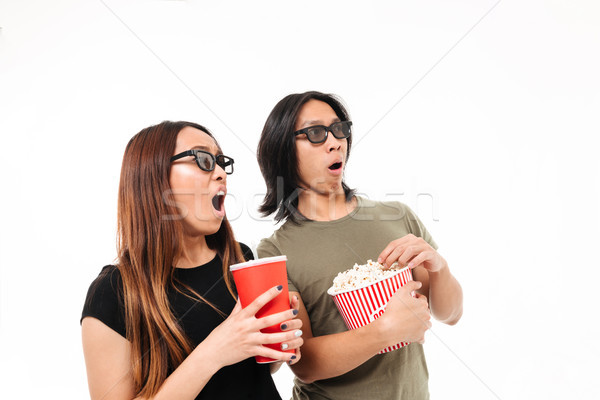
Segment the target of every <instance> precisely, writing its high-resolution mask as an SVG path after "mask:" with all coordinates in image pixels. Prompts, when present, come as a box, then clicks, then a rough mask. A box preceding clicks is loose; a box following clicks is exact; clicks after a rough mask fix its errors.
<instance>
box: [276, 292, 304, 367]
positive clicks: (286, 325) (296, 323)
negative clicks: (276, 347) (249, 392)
mask: <svg viewBox="0 0 600 400" xmlns="http://www.w3.org/2000/svg"><path fill="white" fill-rule="evenodd" d="M299 306H300V300H298V296H296V295H291V296H290V307H291V308H292V312H294V315H295V317H294V319H292V320H289V321H284V322H282V323H281V325H280V326H279V327H280V328H281V330H282V331H290V330H294V329H300V328H301V327H302V320H301V319H299V318H298V309H299V308H298V307H299ZM303 344H304V339H302V338H301V337H297V338H295V339H292V340H288V341H286V342H282V343H281V350H289V349H295V350H296V351H295V353H294V355H293V356H292V357H291V359H290V360H289V361H288V362H287V363H288V365H294V364H296V363H297V362H298V361H300V358H301V357H302V356H301V355H300V346H302V345H303ZM281 364H282V361H279V362H276V363H273V364H271V373H272V374H274V373H275V372H277V371H278V370H279V367H281Z"/></svg>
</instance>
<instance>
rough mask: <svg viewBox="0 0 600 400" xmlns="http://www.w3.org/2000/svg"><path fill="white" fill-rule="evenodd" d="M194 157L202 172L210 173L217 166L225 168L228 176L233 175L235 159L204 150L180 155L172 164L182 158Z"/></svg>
mask: <svg viewBox="0 0 600 400" xmlns="http://www.w3.org/2000/svg"><path fill="white" fill-rule="evenodd" d="M187 156H194V158H195V159H196V164H198V167H200V169H201V170H203V171H206V172H210V171H212V170H214V169H215V165H218V166H219V167H221V168H223V171H225V173H226V174H227V175H231V174H233V158H231V157H227V156H224V155H223V154H217V155H216V156H214V155H212V154H211V153H209V152H208V151H204V150H187V151H184V152H183V153H179V154H176V155H174V156H173V157H171V162H173V161H175V160H179V159H180V158H183V157H187Z"/></svg>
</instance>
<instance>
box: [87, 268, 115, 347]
mask: <svg viewBox="0 0 600 400" xmlns="http://www.w3.org/2000/svg"><path fill="white" fill-rule="evenodd" d="M122 293H123V284H122V280H121V274H120V273H119V269H118V268H117V267H115V266H113V265H107V266H106V267H104V268H103V269H102V271H101V272H100V274H99V275H98V277H97V278H96V279H95V280H94V282H92V284H91V285H90V288H89V289H88V293H87V296H86V299H85V304H84V305H83V311H82V313H81V319H80V323H81V321H83V319H84V318H85V317H93V318H96V319H98V320H100V321H102V323H104V324H105V325H106V326H108V327H109V328H111V329H112V330H113V331H115V332H117V333H118V334H119V335H121V336H123V337H124V338H126V329H125V306H124V303H123V294H122Z"/></svg>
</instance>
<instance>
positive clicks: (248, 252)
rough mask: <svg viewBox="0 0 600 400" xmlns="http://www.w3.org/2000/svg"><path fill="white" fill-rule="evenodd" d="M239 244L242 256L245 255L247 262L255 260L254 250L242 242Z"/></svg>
mask: <svg viewBox="0 0 600 400" xmlns="http://www.w3.org/2000/svg"><path fill="white" fill-rule="evenodd" d="M239 243H240V247H241V248H242V254H243V255H244V259H245V260H246V261H250V260H254V253H252V249H251V248H250V247H248V246H246V244H244V243H242V242H239Z"/></svg>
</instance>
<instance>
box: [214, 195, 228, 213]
mask: <svg viewBox="0 0 600 400" xmlns="http://www.w3.org/2000/svg"><path fill="white" fill-rule="evenodd" d="M212 205H213V207H214V209H215V210H216V211H217V214H219V215H224V214H225V207H224V205H225V192H224V191H223V190H219V192H218V193H217V194H216V195H214V197H213V198H212Z"/></svg>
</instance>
